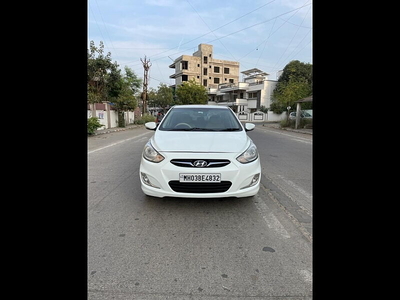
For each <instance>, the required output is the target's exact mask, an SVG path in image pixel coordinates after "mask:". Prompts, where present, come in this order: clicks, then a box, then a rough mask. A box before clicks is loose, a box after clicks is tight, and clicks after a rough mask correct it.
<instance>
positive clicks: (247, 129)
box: [244, 123, 256, 131]
mask: <svg viewBox="0 0 400 300" xmlns="http://www.w3.org/2000/svg"><path fill="white" fill-rule="evenodd" d="M255 127H256V125H255V124H253V123H246V124H244V129H245V130H246V131H251V130H253V129H254V128H255Z"/></svg>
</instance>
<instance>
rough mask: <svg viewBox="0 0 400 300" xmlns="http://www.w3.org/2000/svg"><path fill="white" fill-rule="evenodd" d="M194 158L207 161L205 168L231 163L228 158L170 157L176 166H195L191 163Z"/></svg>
mask: <svg viewBox="0 0 400 300" xmlns="http://www.w3.org/2000/svg"><path fill="white" fill-rule="evenodd" d="M196 160H205V161H206V162H207V166H206V167H205V168H220V167H224V166H227V165H229V164H230V163H231V161H230V160H229V159H172V160H171V164H173V165H175V166H178V167H186V168H196V167H195V166H194V164H193V163H194V162H195V161H196Z"/></svg>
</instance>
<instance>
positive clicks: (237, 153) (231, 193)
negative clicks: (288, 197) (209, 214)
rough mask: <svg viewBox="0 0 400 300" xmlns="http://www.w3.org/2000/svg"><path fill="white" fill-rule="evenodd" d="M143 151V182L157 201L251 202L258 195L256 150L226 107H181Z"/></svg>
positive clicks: (158, 127) (168, 116)
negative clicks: (230, 199)
mask: <svg viewBox="0 0 400 300" xmlns="http://www.w3.org/2000/svg"><path fill="white" fill-rule="evenodd" d="M145 127H146V128H147V129H149V130H154V131H155V132H154V135H153V136H152V137H151V138H150V139H149V141H148V142H147V144H146V145H145V147H144V149H143V152H142V159H141V163H140V182H141V188H142V191H143V193H144V194H146V195H148V196H154V197H161V198H162V197H182V198H222V197H237V198H240V197H250V196H254V195H256V194H257V193H258V190H259V187H260V179H261V165H260V159H259V155H258V151H257V147H256V145H255V144H254V143H253V141H252V140H251V139H250V137H249V136H248V135H247V133H246V131H250V130H253V129H254V128H255V125H254V124H252V123H246V124H244V125H243V124H242V123H241V122H240V121H239V119H238V117H237V116H236V115H235V113H234V112H233V111H232V110H231V109H230V108H229V107H226V106H217V105H176V106H173V107H172V108H171V109H170V110H169V111H168V112H167V113H166V114H165V116H164V118H163V119H162V120H161V122H160V123H155V122H148V123H145Z"/></svg>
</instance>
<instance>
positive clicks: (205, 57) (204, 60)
mask: <svg viewBox="0 0 400 300" xmlns="http://www.w3.org/2000/svg"><path fill="white" fill-rule="evenodd" d="M203 63H205V64H206V63H208V57H207V56H203Z"/></svg>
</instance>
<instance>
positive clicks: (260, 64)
mask: <svg viewBox="0 0 400 300" xmlns="http://www.w3.org/2000/svg"><path fill="white" fill-rule="evenodd" d="M312 6H313V4H312V0H253V1H244V0H240V1H237V0H229V1H226V0H217V1H216V0H88V6H87V9H88V19H87V24H88V28H87V29H88V47H89V43H90V41H94V43H95V45H96V46H99V44H100V41H102V42H103V43H104V50H105V52H106V53H107V52H110V53H111V60H112V61H113V62H115V61H116V62H117V63H118V65H119V68H120V69H121V70H122V73H124V69H125V66H127V67H129V68H130V69H132V70H133V72H134V73H135V74H136V75H137V76H138V77H140V78H143V77H144V68H143V64H142V62H141V59H142V60H144V58H145V57H146V58H147V59H148V60H150V64H151V66H150V69H149V87H152V88H154V89H157V88H158V86H159V85H160V83H164V84H167V85H172V84H175V80H173V79H171V78H169V76H170V75H172V74H174V71H175V69H172V68H169V65H170V64H171V63H172V62H173V61H174V60H175V59H176V58H178V57H180V56H181V55H193V53H194V52H196V51H197V50H198V45H199V44H210V45H213V57H214V59H222V60H230V61H237V62H239V64H240V70H239V71H240V72H243V71H245V70H249V69H252V68H258V69H260V70H262V71H263V72H267V73H268V74H270V75H269V76H268V79H272V80H276V79H277V72H278V71H279V70H282V69H283V68H284V67H285V66H286V65H287V64H288V63H289V62H290V61H292V60H299V61H300V62H303V63H310V64H312V56H313V54H312V45H313V42H312V24H313V20H312V16H313V14H312ZM242 76H243V74H241V73H240V76H239V80H240V81H242V79H243V77H242Z"/></svg>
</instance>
